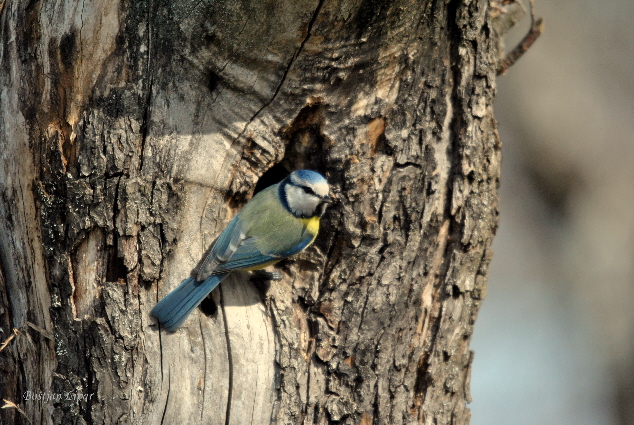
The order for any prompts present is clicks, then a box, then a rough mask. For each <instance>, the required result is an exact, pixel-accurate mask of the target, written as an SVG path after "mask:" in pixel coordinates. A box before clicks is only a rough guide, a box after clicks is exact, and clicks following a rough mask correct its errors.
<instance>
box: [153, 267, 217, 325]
mask: <svg viewBox="0 0 634 425" xmlns="http://www.w3.org/2000/svg"><path fill="white" fill-rule="evenodd" d="M228 274H229V273H222V274H218V275H214V276H209V277H208V278H207V279H205V280H204V281H202V282H198V281H196V279H194V278H193V277H188V278H187V279H185V280H183V281H182V282H181V284H180V285H178V287H177V288H176V289H174V290H173V291H172V292H170V293H169V294H167V296H166V297H165V298H163V299H162V300H161V301H160V302H159V303H158V304H156V306H155V307H154V308H153V309H152V311H151V312H150V314H151V315H152V316H154V317H156V318H157V319H158V321H159V322H160V323H161V325H163V327H164V328H165V329H167V330H168V331H175V330H176V329H178V327H179V326H180V325H181V324H182V323H183V322H184V321H185V319H187V316H189V314H190V313H191V312H192V311H193V310H194V309H195V308H196V307H197V306H198V304H200V303H201V302H202V300H204V299H205V297H206V296H207V295H209V293H210V292H211V291H213V289H214V288H215V287H216V286H218V284H219V283H220V282H222V280H223V279H224V278H225V277H227V275H228Z"/></svg>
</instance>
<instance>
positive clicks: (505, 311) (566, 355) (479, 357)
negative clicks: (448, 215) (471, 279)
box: [470, 0, 634, 425]
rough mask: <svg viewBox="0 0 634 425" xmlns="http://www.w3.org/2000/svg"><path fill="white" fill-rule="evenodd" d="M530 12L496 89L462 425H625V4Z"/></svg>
mask: <svg viewBox="0 0 634 425" xmlns="http://www.w3.org/2000/svg"><path fill="white" fill-rule="evenodd" d="M524 6H525V9H526V11H527V13H526V15H525V17H524V19H523V20H522V21H521V22H520V23H519V24H518V25H517V26H516V27H515V28H514V29H512V30H511V32H510V33H509V35H508V36H507V37H506V45H507V51H509V50H510V49H511V48H512V47H514V46H515V44H516V43H517V42H518V41H519V40H520V39H521V38H522V37H523V36H524V35H525V34H526V33H527V32H528V28H529V27H530V16H529V14H528V10H529V5H528V2H527V1H526V2H524ZM535 12H536V15H537V16H538V17H539V16H541V17H543V18H544V24H545V30H544V33H543V34H542V36H541V37H540V38H539V39H538V40H537V41H536V42H535V44H534V45H533V47H532V48H531V49H530V50H529V51H528V53H526V55H524V57H522V58H521V59H520V60H519V61H518V62H517V63H516V64H515V66H513V67H512V68H510V69H509V70H508V72H507V74H506V75H504V76H500V77H499V78H498V92H497V101H496V111H495V113H496V118H497V120H498V122H499V131H500V136H501V140H502V144H503V148H502V149H503V150H502V152H503V165H502V169H503V171H502V179H501V187H500V211H501V218H500V227H499V229H498V232H497V236H496V238H495V241H494V243H493V249H494V255H493V261H492V264H491V271H490V275H489V283H488V294H487V298H486V300H485V301H484V303H483V306H482V309H481V310H480V313H479V316H478V320H477V323H476V326H475V333H474V337H473V341H472V344H471V347H472V349H473V350H474V351H475V360H474V364H473V371H472V381H471V393H472V396H473V402H472V403H471V404H470V408H471V411H472V420H471V424H472V425H525V424H526V425H528V424H530V425H535V424H537V425H549V424H557V425H568V424H570V425H572V424H574V425H586V424H587V425H633V424H634V25H633V24H632V20H633V19H634V1H632V0H607V1H596V0H556V1H555V0H536V3H535Z"/></svg>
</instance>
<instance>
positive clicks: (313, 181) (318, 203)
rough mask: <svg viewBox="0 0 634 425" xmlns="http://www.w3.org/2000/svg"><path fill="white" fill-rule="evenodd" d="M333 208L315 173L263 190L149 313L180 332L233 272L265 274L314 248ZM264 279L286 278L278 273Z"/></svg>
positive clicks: (327, 190) (300, 173) (296, 174)
mask: <svg viewBox="0 0 634 425" xmlns="http://www.w3.org/2000/svg"><path fill="white" fill-rule="evenodd" d="M330 203H332V198H331V196H330V187H329V185H328V181H327V180H326V179H325V178H324V176H322V175H321V174H319V173H318V172H316V171H311V170H296V171H293V172H292V173H291V174H289V175H288V176H287V177H286V178H284V179H283V180H282V181H280V182H279V183H276V184H274V185H271V186H269V187H267V188H266V189H263V190H261V191H260V192H258V193H257V194H255V196H253V198H251V200H250V201H249V202H247V204H246V205H245V206H244V207H243V208H242V210H240V212H239V213H238V214H237V215H236V216H235V217H234V218H233V219H232V220H231V222H229V224H228V225H227V227H226V228H225V229H224V230H223V231H222V233H221V234H220V236H218V238H217V239H216V240H215V241H214V242H213V243H212V244H211V245H210V246H209V249H207V251H206V252H205V254H204V255H203V257H202V259H201V260H200V261H199V263H198V265H197V266H196V267H195V268H194V270H192V272H191V274H190V276H189V277H188V278H186V279H185V280H183V281H182V282H181V284H180V285H179V286H178V287H177V288H176V289H174V290H173V291H172V292H170V293H169V294H168V295H166V296H165V298H163V299H162V300H161V301H159V302H158V304H156V306H155V307H154V308H153V309H152V311H151V312H150V314H151V315H152V316H154V317H155V318H156V319H157V320H158V322H159V323H160V324H161V325H162V327H163V328H164V329H166V330H168V331H175V330H177V329H178V328H179V327H180V326H181V324H182V323H183V322H184V321H185V319H186V318H187V316H189V314H190V313H191V312H192V311H193V310H194V309H195V308H196V307H197V306H198V305H199V304H200V303H201V302H202V301H203V300H204V299H205V298H206V297H207V295H209V293H211V291H213V289H214V288H215V287H216V286H218V284H220V282H222V280H223V279H225V278H226V277H227V276H228V275H229V274H230V273H231V272H232V271H235V270H242V271H253V270H261V269H264V268H265V267H268V266H271V265H273V264H275V263H277V262H278V261H280V260H282V259H284V258H288V257H290V256H292V255H295V254H297V253H299V252H301V251H303V250H304V249H306V248H307V247H308V246H310V244H312V243H313V241H314V240H315V238H316V237H317V233H318V232H319V225H320V219H321V217H322V216H323V214H324V212H325V210H326V207H327V206H328V204H330ZM263 275H264V276H267V278H268V279H272V280H279V278H281V274H280V273H275V272H273V273H267V272H264V273H263Z"/></svg>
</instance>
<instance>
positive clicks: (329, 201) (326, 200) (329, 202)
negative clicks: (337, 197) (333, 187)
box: [321, 196, 334, 204]
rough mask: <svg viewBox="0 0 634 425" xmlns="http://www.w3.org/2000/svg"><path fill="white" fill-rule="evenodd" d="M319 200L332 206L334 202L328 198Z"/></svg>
mask: <svg viewBox="0 0 634 425" xmlns="http://www.w3.org/2000/svg"><path fill="white" fill-rule="evenodd" d="M321 200H322V202H324V203H326V204H332V203H333V202H334V200H333V199H332V198H331V197H330V196H324V197H323V198H321Z"/></svg>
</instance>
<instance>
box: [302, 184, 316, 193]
mask: <svg viewBox="0 0 634 425" xmlns="http://www.w3.org/2000/svg"><path fill="white" fill-rule="evenodd" d="M302 189H304V193H306V194H307V195H314V194H315V192H314V191H313V190H312V189H311V188H310V187H306V186H302Z"/></svg>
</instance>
